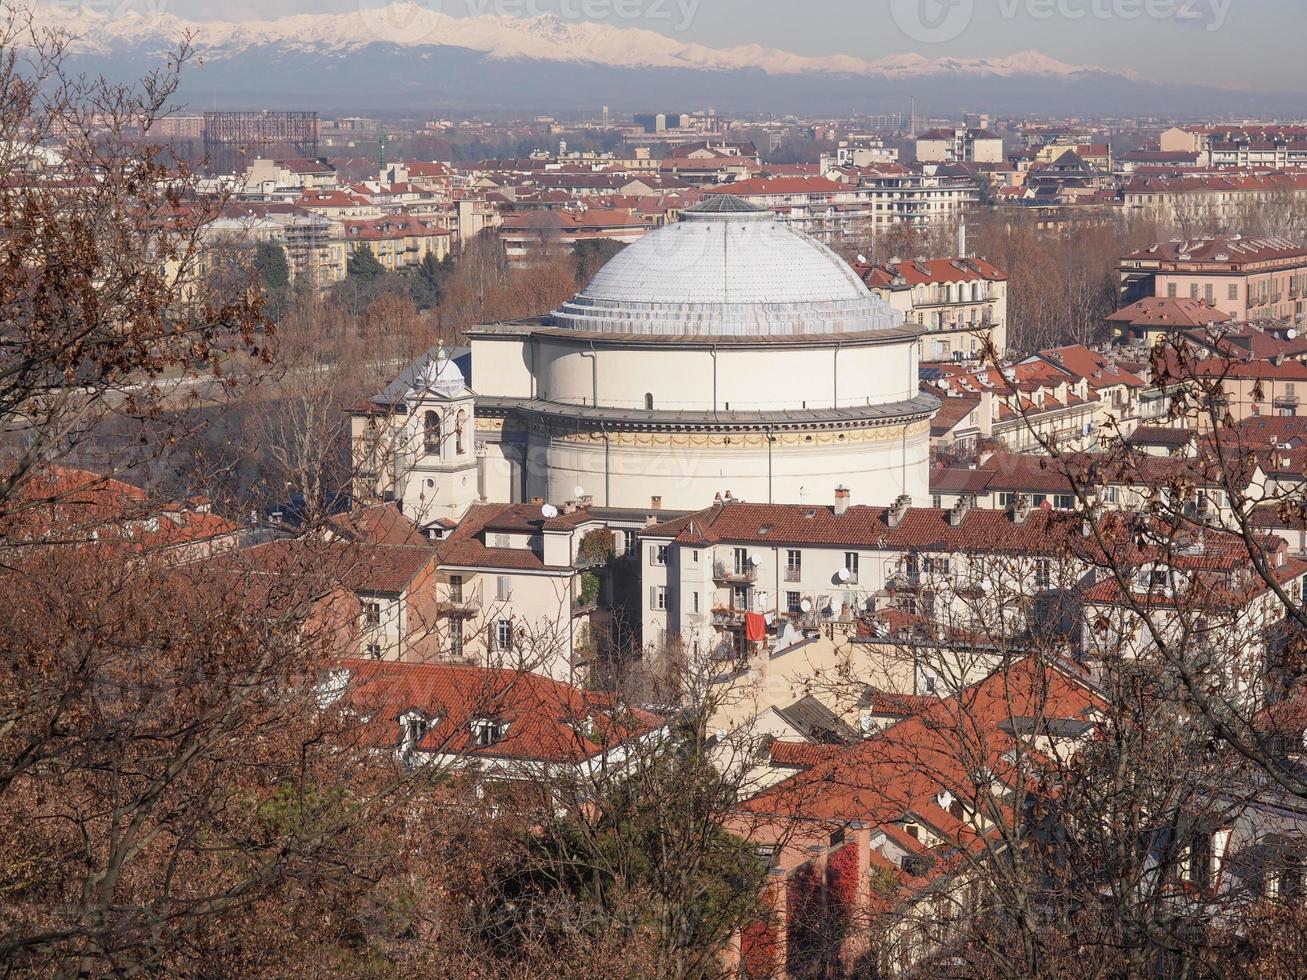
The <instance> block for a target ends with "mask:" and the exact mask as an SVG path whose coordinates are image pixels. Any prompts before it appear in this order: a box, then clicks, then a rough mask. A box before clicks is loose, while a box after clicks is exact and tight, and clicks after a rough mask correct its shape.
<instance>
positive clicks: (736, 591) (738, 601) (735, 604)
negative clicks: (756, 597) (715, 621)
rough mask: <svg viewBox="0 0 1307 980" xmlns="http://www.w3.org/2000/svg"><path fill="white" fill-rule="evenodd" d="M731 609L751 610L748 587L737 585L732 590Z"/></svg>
mask: <svg viewBox="0 0 1307 980" xmlns="http://www.w3.org/2000/svg"><path fill="white" fill-rule="evenodd" d="M731 608H732V609H748V608H749V587H748V586H747V585H736V586H733V587H732V588H731Z"/></svg>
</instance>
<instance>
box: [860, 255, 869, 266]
mask: <svg viewBox="0 0 1307 980" xmlns="http://www.w3.org/2000/svg"><path fill="white" fill-rule="evenodd" d="M858 262H860V263H861V264H862V265H866V264H867V257H866V256H865V255H859V256H858Z"/></svg>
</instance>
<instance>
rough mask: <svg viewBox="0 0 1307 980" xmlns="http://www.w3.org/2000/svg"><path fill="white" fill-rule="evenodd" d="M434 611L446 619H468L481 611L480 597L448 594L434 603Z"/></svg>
mask: <svg viewBox="0 0 1307 980" xmlns="http://www.w3.org/2000/svg"><path fill="white" fill-rule="evenodd" d="M436 611H437V613H438V614H439V615H441V616H444V617H446V618H447V619H470V618H471V617H473V616H475V615H477V614H478V613H479V612H481V597H480V596H457V597H455V596H450V597H449V598H448V599H442V600H440V601H439V602H438V603H437V604H436Z"/></svg>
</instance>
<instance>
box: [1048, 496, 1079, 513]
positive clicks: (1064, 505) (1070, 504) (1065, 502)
mask: <svg viewBox="0 0 1307 980" xmlns="http://www.w3.org/2000/svg"><path fill="white" fill-rule="evenodd" d="M1053 506H1054V507H1056V508H1057V509H1058V510H1075V506H1076V497H1075V494H1073V493H1059V494H1056V495H1055V496H1054V497H1053Z"/></svg>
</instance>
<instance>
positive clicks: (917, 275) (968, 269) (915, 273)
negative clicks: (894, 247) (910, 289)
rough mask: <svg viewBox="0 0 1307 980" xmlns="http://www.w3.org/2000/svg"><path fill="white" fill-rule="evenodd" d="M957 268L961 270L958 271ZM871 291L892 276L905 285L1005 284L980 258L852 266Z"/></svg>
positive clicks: (889, 282) (890, 282)
mask: <svg viewBox="0 0 1307 980" xmlns="http://www.w3.org/2000/svg"><path fill="white" fill-rule="evenodd" d="M959 266H961V268H959ZM853 271H854V272H856V273H858V275H860V276H862V278H863V280H864V281H865V282H866V283H867V285H868V286H869V287H871V288H872V289H888V288H890V286H891V285H893V283H894V280H895V278H896V277H902V278H903V279H904V280H906V282H907V284H908V285H909V286H917V285H930V284H933V283H950V282H1006V281H1007V273H1006V272H1003V271H1002V270H1001V269H999V268H998V266H996V265H994V264H993V263H990V262H987V261H985V260H984V259H978V258H966V259H926V260H925V261H924V262H899V263H897V264H894V265H891V264H889V263H885V264H884V265H862V264H858V265H854V267H853Z"/></svg>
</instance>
